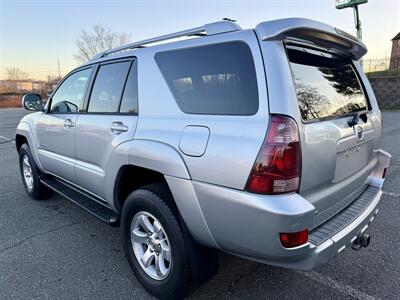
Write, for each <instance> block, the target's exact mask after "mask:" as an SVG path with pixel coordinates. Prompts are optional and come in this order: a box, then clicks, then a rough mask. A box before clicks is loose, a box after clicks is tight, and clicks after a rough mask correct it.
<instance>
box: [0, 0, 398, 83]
mask: <svg viewBox="0 0 400 300" xmlns="http://www.w3.org/2000/svg"><path fill="white" fill-rule="evenodd" d="M359 9H360V16H361V22H362V29H363V41H364V43H365V44H366V45H367V47H368V53H367V54H366V56H365V59H378V58H385V57H386V58H389V57H390V51H391V41H390V40H391V39H392V38H393V37H394V36H395V35H396V34H397V33H398V32H400V0H369V1H368V3H367V4H363V5H361V6H360V7H359ZM224 17H229V18H232V19H235V20H237V21H238V24H239V25H240V26H241V27H242V28H254V27H255V26H256V25H257V24H258V23H260V22H262V21H266V20H273V19H279V18H287V17H305V18H311V19H315V20H318V21H321V22H325V23H328V24H330V25H333V26H335V27H338V28H340V29H342V30H345V31H347V32H349V33H351V34H354V35H355V28H354V19H353V11H352V9H349V8H348V9H343V10H337V9H335V0H314V1H312V0H308V1H307V0H304V1H300V0H297V1H296V0H291V1H286V0H280V1H279V0H270V1H268V0H264V1H262V0H258V1H257V0H249V1H245V0H241V1H239V0H237V1H234V0H231V1H227V0H214V1H211V0H188V1H184V0H181V1H179V0H175V1H161V0H158V1H155V0H147V1H143V0H142V1H134V0H131V1H128V0H115V1H112V0H108V1H105V0H97V1H89V0H86V1H85V0H69V1H61V0H42V1H34V0H31V1H28V0H25V1H20V0H0V79H4V78H5V70H6V68H9V67H19V68H20V69H22V70H23V71H25V72H27V73H28V75H29V77H30V78H33V79H46V76H47V75H57V74H58V67H57V60H59V62H60V71H61V75H65V74H66V73H68V72H69V71H70V70H71V69H73V68H74V67H76V66H78V65H79V64H78V63H77V62H76V61H75V59H74V57H73V54H74V53H76V46H75V41H76V39H77V37H78V35H79V33H80V32H81V30H83V29H84V30H90V29H91V28H92V27H93V26H94V25H95V24H97V23H101V24H103V25H104V26H106V27H109V28H111V30H113V31H117V32H127V33H129V34H131V36H132V41H135V40H141V39H145V38H149V37H153V36H157V35H161V34H166V33H171V32H174V31H179V30H183V29H187V28H192V27H197V26H201V25H203V24H205V23H210V22H215V21H218V20H221V19H222V18H224Z"/></svg>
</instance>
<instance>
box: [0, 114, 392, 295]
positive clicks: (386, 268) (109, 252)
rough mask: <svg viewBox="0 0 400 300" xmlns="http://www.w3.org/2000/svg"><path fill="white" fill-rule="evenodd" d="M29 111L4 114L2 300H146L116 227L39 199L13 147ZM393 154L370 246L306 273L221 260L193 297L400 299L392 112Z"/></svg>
mask: <svg viewBox="0 0 400 300" xmlns="http://www.w3.org/2000/svg"><path fill="white" fill-rule="evenodd" d="M26 113H27V112H26V111H24V110H22V109H0V299H36V298H37V299H148V298H151V297H150V296H149V294H147V292H146V291H145V290H144V289H143V288H142V287H141V285H140V284H139V282H138V281H137V280H136V278H135V277H134V275H133V273H132V272H131V270H130V268H129V266H128V263H127V261H126V259H125V257H124V254H123V251H122V248H121V243H120V235H119V228H112V227H110V226H108V225H106V224H104V223H102V222H101V221H99V220H97V219H96V218H95V217H93V216H92V215H90V214H88V213H86V212H85V211H83V210H82V209H80V208H79V207H77V206H75V205H74V204H72V203H70V202H69V201H68V200H66V199H64V198H62V197H60V196H57V195H54V196H53V197H52V198H50V199H49V200H45V201H33V200H31V199H30V198H29V197H28V196H27V195H26V193H25V191H24V187H23V185H22V182H21V178H20V174H19V168H18V156H17V152H16V150H15V144H14V143H13V139H14V133H15V128H16V126H17V124H18V122H19V120H20V118H21V117H22V116H24V115H25V114H26ZM383 118H384V135H383V145H382V147H383V149H385V150H387V151H389V152H390V153H391V154H392V163H391V167H390V169H389V171H388V175H387V180H386V182H385V186H384V191H385V193H384V195H383V198H382V205H381V209H380V213H379V215H378V217H377V218H376V219H375V221H374V223H373V224H372V226H371V227H370V228H369V230H368V233H369V234H370V235H371V245H370V246H369V248H367V249H363V250H361V251H353V250H349V249H347V250H345V251H344V252H342V253H341V254H340V255H339V256H337V257H336V258H335V259H333V260H332V261H331V262H330V263H329V264H327V265H325V266H323V267H321V268H319V269H317V270H314V271H312V272H299V271H293V270H287V269H282V268H277V267H271V266H267V265H262V264H258V263H255V262H250V261H247V260H243V259H240V258H237V257H233V256H230V255H227V254H221V262H220V271H219V273H218V274H217V275H216V276H215V277H213V278H212V279H211V280H210V281H208V282H206V283H205V284H203V285H202V286H200V287H198V288H197V289H196V290H195V291H194V292H193V293H191V295H190V296H189V298H191V299H239V298H240V299H259V298H261V299H278V298H279V299H288V298H296V299H305V298H308V299H310V298H311V299H316V298H318V299H337V298H340V299H400V218H399V216H400V206H399V204H400V112H385V113H383Z"/></svg>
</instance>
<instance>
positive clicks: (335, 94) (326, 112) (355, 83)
mask: <svg viewBox="0 0 400 300" xmlns="http://www.w3.org/2000/svg"><path fill="white" fill-rule="evenodd" d="M288 56H289V62H290V69H291V72H292V76H293V80H294V84H295V89H296V94H297V100H298V104H299V108H300V113H301V116H302V118H303V120H304V121H305V122H311V121H316V120H323V119H329V118H335V117H340V116H343V115H347V114H351V113H355V112H359V111H365V110H367V101H366V98H365V95H364V92H363V89H362V86H361V84H360V81H359V78H358V76H357V74H356V72H355V70H354V68H353V65H352V62H351V61H350V60H346V59H342V58H340V57H336V56H333V55H328V54H326V55H324V54H321V53H320V54H319V55H316V54H311V53H307V52H304V51H299V50H297V49H296V50H294V49H288Z"/></svg>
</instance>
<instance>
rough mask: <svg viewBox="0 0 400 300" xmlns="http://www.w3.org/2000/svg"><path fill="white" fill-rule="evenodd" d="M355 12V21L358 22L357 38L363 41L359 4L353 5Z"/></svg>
mask: <svg viewBox="0 0 400 300" xmlns="http://www.w3.org/2000/svg"><path fill="white" fill-rule="evenodd" d="M353 12H354V23H355V24H356V30H357V38H358V39H359V40H360V41H362V30H361V21H360V15H359V13H358V5H354V6H353Z"/></svg>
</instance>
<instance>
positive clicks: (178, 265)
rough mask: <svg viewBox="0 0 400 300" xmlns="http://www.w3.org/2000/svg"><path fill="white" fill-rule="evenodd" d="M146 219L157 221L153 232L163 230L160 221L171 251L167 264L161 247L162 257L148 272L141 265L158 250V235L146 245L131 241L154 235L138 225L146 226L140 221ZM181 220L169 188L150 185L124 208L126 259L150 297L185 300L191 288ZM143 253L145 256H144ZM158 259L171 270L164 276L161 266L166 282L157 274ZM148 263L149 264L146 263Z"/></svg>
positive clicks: (130, 198) (136, 192) (123, 231)
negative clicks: (150, 254) (148, 255)
mask: <svg viewBox="0 0 400 300" xmlns="http://www.w3.org/2000/svg"><path fill="white" fill-rule="evenodd" d="M143 216H144V217H145V218H146V217H147V218H148V220H149V221H150V223H151V221H152V219H153V220H154V222H153V224H152V226H153V229H154V228H159V226H156V221H157V222H158V223H159V224H160V225H161V227H162V230H159V231H158V232H160V240H164V241H165V243H166V244H167V246H168V247H167V246H165V245H164V246H165V248H169V249H170V256H171V260H170V262H168V261H167V260H166V257H167V256H168V255H166V251H164V246H162V247H160V249H161V250H159V252H158V253H159V254H157V253H156V255H157V256H154V258H153V259H152V263H151V264H152V265H150V266H149V267H148V268H146V267H145V266H144V265H143V262H142V263H141V262H139V261H140V257H141V254H142V253H143V252H147V251H149V250H150V253H152V252H151V250H152V247H155V248H156V247H157V245H156V242H157V241H156V240H154V243H153V242H152V238H151V237H152V236H153V235H154V234H152V235H151V236H150V239H149V240H147V242H145V243H144V244H143V241H142V240H140V242H139V243H138V242H137V241H136V243H135V242H133V241H131V231H135V232H136V231H137V232H138V234H137V236H139V233H140V237H141V236H142V235H143V233H142V232H146V233H147V236H149V234H150V233H151V231H145V230H144V227H146V226H144V227H143V226H141V225H139V226H137V224H142V223H141V221H140V220H142V219H141V217H143ZM138 220H139V221H138ZM178 220H179V215H178V212H177V209H176V207H175V204H174V202H173V198H172V195H171V193H170V191H169V189H168V187H167V186H166V185H165V184H150V185H147V186H144V187H142V188H140V189H138V190H136V191H134V192H132V193H131V194H130V195H129V196H128V198H127V200H126V201H125V204H124V206H123V208H122V214H121V232H122V246H123V248H124V251H125V255H126V258H127V259H128V262H129V265H130V267H131V268H132V271H133V273H134V274H135V276H136V277H137V279H138V280H139V282H140V283H141V284H142V285H143V286H144V287H145V289H146V290H147V291H148V292H149V293H150V294H153V295H154V296H156V297H158V298H160V299H181V298H183V297H184V296H185V294H186V292H187V290H188V288H189V287H190V286H191V281H192V278H191V271H190V261H189V258H188V257H189V256H188V253H187V250H186V247H185V241H184V237H183V233H182V229H181V227H180V225H179V222H178ZM145 223H146V222H145ZM146 224H147V223H146ZM135 226H136V227H135ZM147 227H151V226H147ZM135 228H137V229H135ZM132 229H133V230H132ZM154 231H157V230H154ZM165 237H166V238H165ZM136 239H137V238H136ZM134 249H135V250H134ZM142 250H143V252H141V251H142ZM135 253H137V254H135ZM164 253H165V255H164ZM143 256H144V255H143ZM137 257H139V258H137ZM157 257H158V259H160V261H163V262H164V267H165V268H164V271H165V269H169V271H165V272H164V273H166V274H162V272H161V269H162V268H161V267H160V266H162V264H161V262H159V264H158V265H159V268H158V269H159V270H160V274H161V275H162V276H164V277H163V278H161V277H162V276H161V275H160V274H157V272H156V271H155V270H157V269H156V258H157ZM141 261H143V260H141ZM144 261H146V260H145V259H144ZM142 265H143V266H142ZM153 265H154V267H153ZM151 271H152V272H151ZM156 277H158V278H156Z"/></svg>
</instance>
